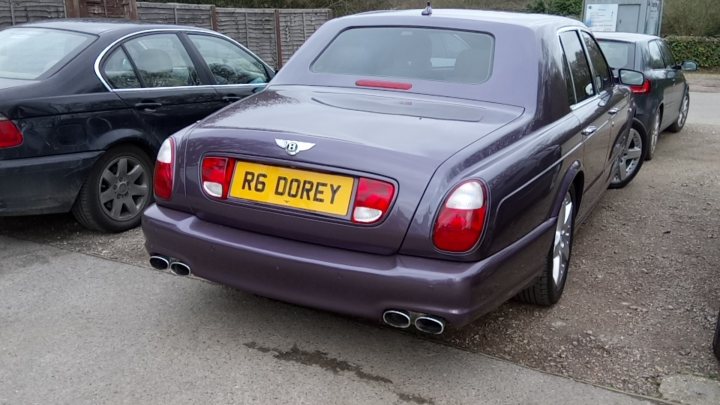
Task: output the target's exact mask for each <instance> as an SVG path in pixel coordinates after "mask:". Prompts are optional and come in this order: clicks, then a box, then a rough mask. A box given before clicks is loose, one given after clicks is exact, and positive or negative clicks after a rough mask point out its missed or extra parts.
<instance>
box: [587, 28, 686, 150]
mask: <svg viewBox="0 0 720 405" xmlns="http://www.w3.org/2000/svg"><path fill="white" fill-rule="evenodd" d="M595 38H597V40H598V42H599V43H600V47H601V48H602V50H603V53H604V54H605V57H606V58H607V61H608V64H610V67H611V68H613V70H615V71H616V72H617V70H619V69H633V70H637V71H640V72H643V73H644V74H645V78H646V80H645V83H644V84H643V85H642V86H632V87H631V89H632V92H633V93H634V94H635V102H636V104H637V113H636V118H637V119H638V120H639V121H640V122H641V123H642V125H643V127H644V128H642V131H643V133H644V135H645V139H646V142H645V147H644V149H645V158H646V159H647V160H650V159H652V158H653V155H654V154H655V147H656V145H657V140H658V136H659V135H660V133H661V132H662V131H663V130H665V129H669V130H670V131H672V132H679V131H680V130H681V129H682V128H683V126H685V121H686V120H687V115H688V112H689V110H690V94H689V93H690V89H689V86H688V84H687V82H686V81H685V75H684V74H683V71H694V70H697V64H696V63H694V62H690V61H685V62H682V63H678V62H677V61H676V60H675V58H674V57H673V55H672V51H671V50H670V47H669V46H668V45H667V44H666V43H665V41H663V40H662V38H659V37H656V36H652V35H644V34H632V33H625V32H597V33H595Z"/></svg>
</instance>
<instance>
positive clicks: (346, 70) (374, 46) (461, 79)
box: [311, 27, 495, 84]
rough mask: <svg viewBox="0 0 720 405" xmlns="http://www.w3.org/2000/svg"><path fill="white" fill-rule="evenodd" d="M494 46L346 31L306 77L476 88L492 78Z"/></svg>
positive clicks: (430, 34) (464, 38)
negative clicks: (380, 79) (431, 82)
mask: <svg viewBox="0 0 720 405" xmlns="http://www.w3.org/2000/svg"><path fill="white" fill-rule="evenodd" d="M494 43H495V41H494V38H493V37H492V36H491V35H489V34H486V33H480V32H468V31H459V30H446V29H435V28H412V27H366V28H351V29H348V30H346V31H343V32H342V33H340V35H338V36H337V37H336V38H335V39H334V40H333V41H332V43H330V45H329V46H328V47H327V48H326V49H325V51H323V53H322V54H321V55H320V56H319V57H318V58H317V59H316V60H315V62H314V63H313V64H312V66H311V71H313V72H315V73H334V74H347V75H356V76H360V77H364V76H374V77H390V78H405V79H423V80H435V81H442V82H455V83H471V84H478V83H482V82H485V81H487V80H488V79H489V78H490V75H491V74H492V64H493V53H494Z"/></svg>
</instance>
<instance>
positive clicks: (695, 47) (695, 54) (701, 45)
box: [665, 36, 720, 68]
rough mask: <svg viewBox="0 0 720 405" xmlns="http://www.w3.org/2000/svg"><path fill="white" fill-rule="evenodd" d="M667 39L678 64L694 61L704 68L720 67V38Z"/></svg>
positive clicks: (672, 37) (673, 37)
mask: <svg viewBox="0 0 720 405" xmlns="http://www.w3.org/2000/svg"><path fill="white" fill-rule="evenodd" d="M665 39H666V40H667V42H668V44H669V45H670V48H672V52H673V56H675V59H677V61H678V62H682V61H684V60H693V61H695V62H697V63H698V64H699V65H700V67H703V68H718V67H720V38H713V37H676V36H670V37H667V38H665Z"/></svg>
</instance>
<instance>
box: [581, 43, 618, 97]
mask: <svg viewBox="0 0 720 405" xmlns="http://www.w3.org/2000/svg"><path fill="white" fill-rule="evenodd" d="M580 36H582V38H583V41H584V42H585V48H586V49H587V53H588V55H589V56H590V62H591V63H592V68H593V74H594V75H595V77H594V78H593V80H594V83H595V89H596V90H597V91H598V92H600V91H603V90H607V89H609V88H610V87H611V86H612V74H611V73H610V67H609V66H608V64H607V62H606V61H605V57H604V56H603V54H602V51H601V50H600V46H598V44H597V42H595V39H593V37H592V36H590V34H588V33H587V32H581V33H580Z"/></svg>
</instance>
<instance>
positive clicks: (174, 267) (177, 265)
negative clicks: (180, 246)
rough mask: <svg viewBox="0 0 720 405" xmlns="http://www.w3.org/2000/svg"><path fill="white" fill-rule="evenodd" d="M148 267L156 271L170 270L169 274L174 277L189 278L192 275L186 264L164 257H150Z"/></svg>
mask: <svg viewBox="0 0 720 405" xmlns="http://www.w3.org/2000/svg"><path fill="white" fill-rule="evenodd" d="M150 266H152V268H154V269H157V270H167V269H170V272H171V273H173V274H174V275H176V276H189V275H190V274H192V272H191V271H190V266H188V265H187V264H185V263H183V262H181V261H177V260H174V259H170V258H167V257H164V256H158V255H153V256H150Z"/></svg>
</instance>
